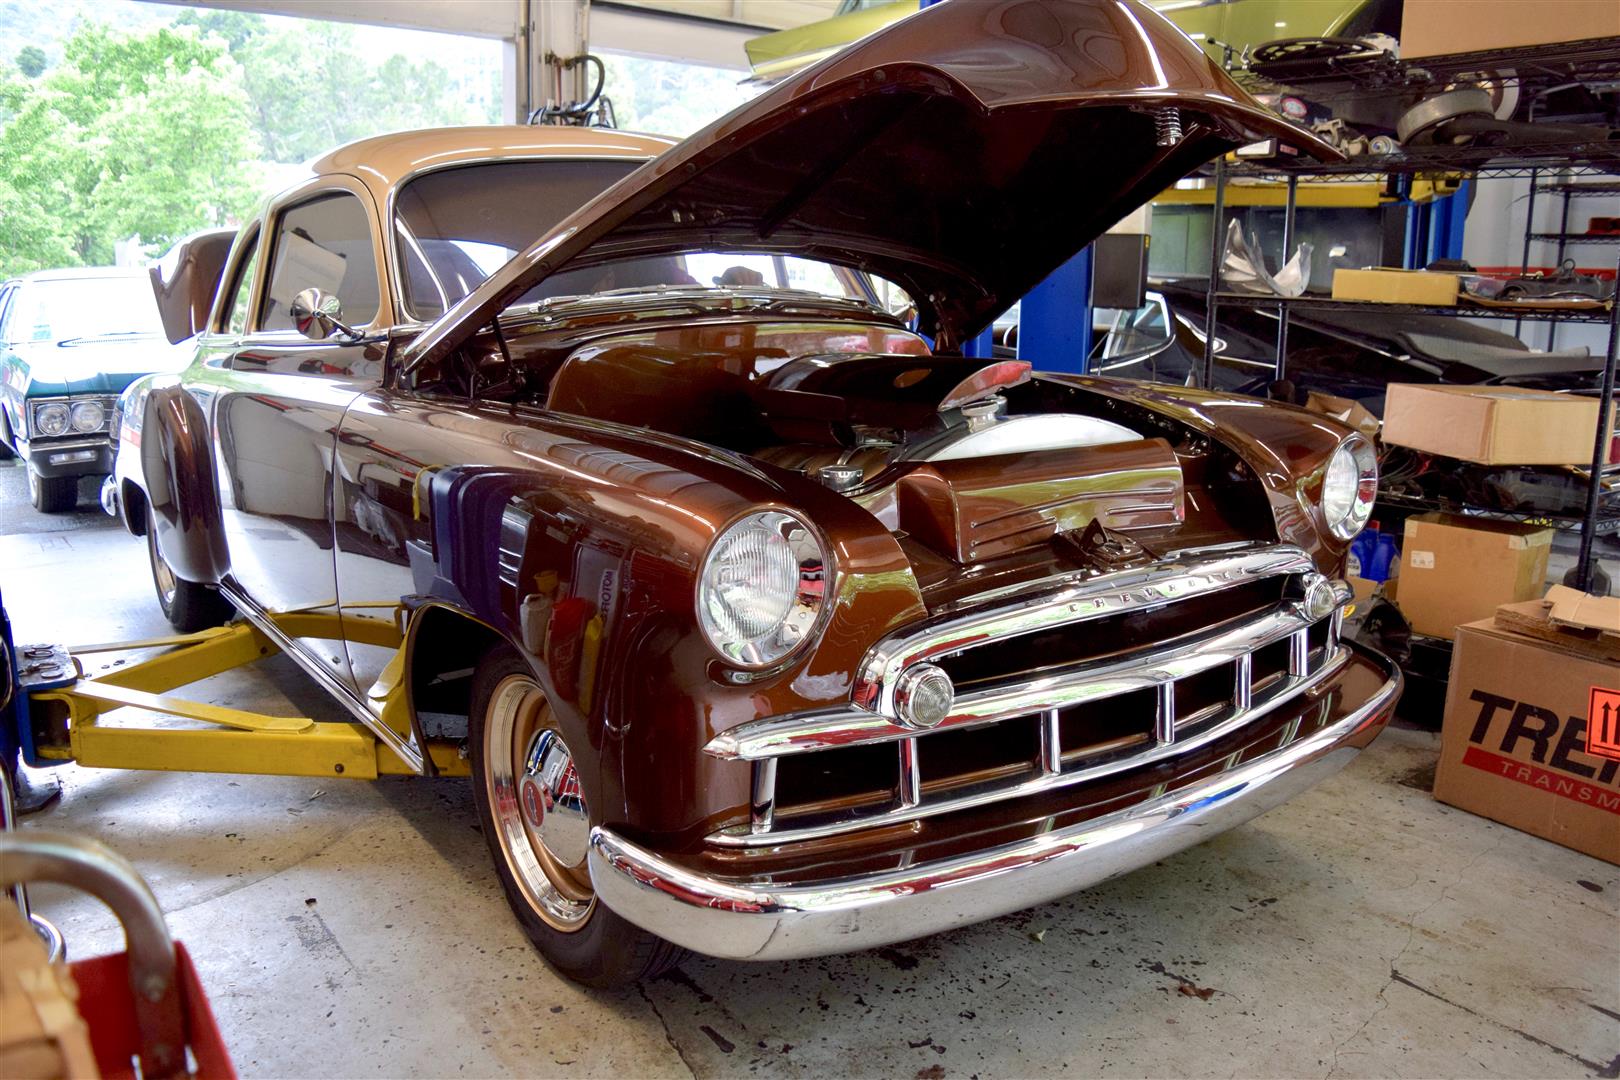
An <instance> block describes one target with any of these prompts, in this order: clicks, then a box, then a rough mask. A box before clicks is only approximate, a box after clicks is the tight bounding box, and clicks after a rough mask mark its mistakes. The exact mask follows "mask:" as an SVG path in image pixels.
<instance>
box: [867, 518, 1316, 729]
mask: <svg viewBox="0 0 1620 1080" xmlns="http://www.w3.org/2000/svg"><path fill="white" fill-rule="evenodd" d="M1315 569H1316V567H1315V564H1314V563H1313V562H1312V561H1311V558H1310V556H1309V555H1308V554H1306V553H1305V552H1304V551H1303V550H1302V549H1300V548H1297V547H1292V546H1289V545H1282V544H1269V545H1266V546H1264V547H1259V548H1254V549H1249V550H1244V551H1237V552H1231V551H1222V552H1217V553H1214V554H1208V555H1202V556H1194V557H1188V558H1184V559H1180V560H1177V561H1175V562H1168V563H1158V564H1155V565H1153V566H1150V567H1144V568H1140V569H1135V570H1123V571H1118V572H1116V573H1112V574H1103V575H1100V576H1091V577H1088V578H1084V579H1081V580H1073V579H1059V580H1060V583H1059V584H1057V585H1056V587H1054V586H1053V583H1052V582H1051V581H1046V582H1042V583H1041V587H1040V590H1039V591H1038V592H1036V593H1034V594H1033V595H1026V596H1025V597H1024V598H1023V599H1013V598H1012V597H1010V596H1007V597H998V598H996V599H995V600H994V601H991V600H989V599H986V600H985V602H982V603H977V604H975V605H974V606H973V607H972V608H969V609H968V610H966V611H965V612H963V613H961V614H953V615H949V616H947V617H944V618H939V619H934V620H930V621H928V622H925V623H923V624H922V625H921V626H913V627H908V628H907V629H906V630H903V631H901V632H900V633H898V634H895V635H893V636H891V637H888V638H885V639H884V640H883V641H880V642H878V643H877V644H876V645H875V646H873V647H872V649H871V651H870V652H868V653H867V656H866V660H865V661H864V662H863V663H862V664H861V673H860V675H859V676H858V677H857V678H856V680H855V688H854V691H853V692H852V695H851V698H852V700H853V701H854V702H855V704H856V705H858V706H860V707H862V708H864V709H868V710H870V711H872V712H878V713H883V714H884V715H886V716H893V715H895V713H894V685H895V682H896V680H897V679H899V677H900V673H901V672H902V671H904V670H905V669H906V668H908V667H910V666H911V665H912V664H915V663H920V662H921V661H924V660H929V659H934V658H937V657H940V656H946V655H952V654H955V653H959V652H962V651H963V650H965V649H971V648H973V647H974V646H976V645H984V644H989V643H991V642H999V641H1005V640H1006V639H1008V638H1012V637H1018V636H1020V635H1022V634H1032V633H1036V632H1038V631H1041V630H1051V629H1055V628H1057V627H1062V626H1070V625H1073V624H1075V623H1081V622H1088V621H1090V620H1092V619H1098V618H1103V617H1105V616H1108V615H1114V614H1118V613H1121V612H1126V611H1140V610H1143V609H1148V608H1154V607H1157V606H1159V605H1161V604H1168V603H1171V602H1173V601H1176V600H1186V599H1189V598H1191V597H1194V596H1203V595H1207V594H1209V593H1213V592H1219V591H1221V590H1223V589H1230V588H1233V587H1235V586H1237V585H1241V584H1243V583H1245V582H1247V581H1253V580H1254V579H1256V578H1265V577H1274V576H1277V575H1282V574H1303V573H1309V572H1314V570H1315Z"/></svg>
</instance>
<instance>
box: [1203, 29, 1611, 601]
mask: <svg viewBox="0 0 1620 1080" xmlns="http://www.w3.org/2000/svg"><path fill="white" fill-rule="evenodd" d="M1280 68H1281V66H1280V65H1274V66H1273V67H1272V68H1271V69H1269V70H1268V77H1267V78H1263V79H1262V78H1258V77H1255V76H1252V75H1250V76H1248V77H1247V78H1246V79H1244V81H1245V82H1247V83H1248V85H1249V88H1250V89H1251V90H1255V91H1265V90H1291V91H1295V92H1302V93H1306V94H1307V96H1309V97H1311V98H1313V99H1315V100H1318V101H1335V100H1353V99H1357V98H1360V99H1368V98H1372V97H1382V98H1391V97H1397V98H1401V99H1403V100H1406V99H1410V100H1416V98H1415V97H1414V96H1413V95H1416V96H1417V97H1421V96H1422V95H1423V94H1425V93H1427V92H1432V91H1433V90H1436V89H1438V88H1440V87H1443V86H1447V85H1451V84H1455V83H1466V82H1468V81H1471V80H1473V81H1483V80H1486V79H1490V80H1495V81H1498V82H1501V81H1512V82H1516V83H1518V84H1519V86H1520V88H1521V90H1525V89H1529V90H1535V89H1538V88H1546V87H1551V86H1555V85H1561V84H1565V83H1569V82H1577V81H1593V82H1597V81H1608V80H1617V79H1620V38H1605V39H1600V40H1598V41H1594V42H1591V43H1589V44H1584V45H1580V46H1569V45H1562V46H1548V47H1542V48H1534V49H1524V50H1513V51H1511V52H1508V51H1493V52H1482V53H1465V54H1459V55H1456V56H1446V57H1427V58H1424V59H1422V60H1419V61H1402V60H1398V59H1395V58H1393V57H1389V56H1387V55H1385V56H1381V57H1376V58H1373V59H1372V60H1370V61H1369V60H1366V59H1363V60H1359V61H1354V62H1351V63H1345V64H1337V65H1336V62H1335V61H1331V60H1330V61H1328V62H1326V63H1324V64H1318V65H1316V66H1315V67H1312V68H1306V67H1304V66H1301V67H1300V68H1299V69H1298V70H1295V71H1285V70H1280ZM1459 173H1466V174H1468V175H1470V176H1472V177H1478V178H1497V179H1505V178H1513V177H1522V178H1528V179H1529V180H1531V190H1532V193H1534V192H1535V191H1537V190H1541V191H1554V192H1556V193H1557V194H1560V195H1564V196H1565V197H1566V202H1565V207H1566V213H1565V221H1564V225H1563V227H1562V230H1561V233H1562V234H1563V236H1564V237H1565V238H1566V239H1563V240H1561V239H1560V234H1545V235H1546V236H1547V238H1549V239H1552V240H1553V241H1555V242H1559V243H1560V249H1559V250H1560V260H1561V259H1562V252H1563V246H1562V245H1563V243H1566V242H1577V240H1578V242H1581V243H1588V242H1591V243H1603V244H1607V243H1620V237H1607V236H1603V237H1594V236H1589V235H1585V234H1581V235H1579V236H1578V237H1577V236H1576V235H1572V234H1568V232H1567V230H1568V220H1567V218H1568V213H1567V207H1568V199H1569V198H1575V197H1581V196H1583V195H1585V194H1586V193H1591V194H1592V195H1600V194H1611V193H1613V192H1620V181H1617V180H1616V178H1617V177H1620V142H1613V141H1584V142H1572V143H1535V144H1529V145H1519V146H1501V145H1498V146H1477V145H1476V146H1434V147H1405V148H1402V150H1401V151H1400V152H1399V153H1395V154H1381V155H1363V156H1360V157H1355V158H1351V159H1349V160H1347V161H1343V162H1318V161H1315V160H1312V159H1308V158H1304V157H1295V158H1289V157H1275V158H1270V159H1266V160H1254V159H1242V160H1238V161H1235V162H1228V161H1226V160H1225V159H1221V160H1218V161H1216V162H1215V163H1214V165H1213V167H1212V172H1211V176H1212V179H1213V181H1214V188H1215V191H1214V200H1213V201H1214V207H1213V209H1214V217H1213V219H1212V220H1213V227H1212V228H1211V230H1210V234H1211V235H1210V274H1209V285H1208V291H1207V294H1206V297H1205V302H1206V308H1205V311H1206V324H1205V335H1204V356H1203V382H1204V385H1206V386H1211V385H1213V384H1214V373H1215V342H1216V340H1217V335H1216V332H1215V327H1216V324H1217V321H1218V311H1219V308H1220V306H1221V305H1222V304H1226V305H1230V306H1238V307H1249V308H1260V309H1267V310H1274V311H1275V312H1276V313H1277V344H1276V357H1275V363H1276V378H1278V379H1282V378H1283V377H1284V373H1285V370H1286V367H1285V358H1286V354H1287V347H1288V318H1289V312H1290V311H1294V310H1316V311H1348V310H1360V311H1366V310H1369V309H1372V308H1376V309H1377V310H1380V311H1390V312H1413V313H1421V314H1434V315H1451V316H1458V317H1468V318H1492V319H1512V320H1515V321H1516V322H1547V323H1550V324H1553V325H1556V324H1558V323H1573V322H1583V323H1607V324H1608V326H1609V336H1608V348H1607V356H1606V363H1605V365H1604V369H1603V377H1602V383H1601V389H1600V391H1599V398H1600V400H1601V401H1603V402H1609V403H1612V402H1613V401H1614V390H1615V368H1616V364H1617V356H1616V350H1617V346H1620V303H1617V300H1620V297H1617V298H1616V299H1611V300H1610V301H1609V302H1608V304H1607V305H1606V309H1605V310H1597V311H1555V310H1548V309H1528V310H1523V311H1520V310H1513V309H1508V308H1500V307H1479V306H1472V305H1466V304H1460V305H1459V306H1457V307H1429V306H1424V305H1413V304H1372V303H1367V302H1361V301H1343V300H1340V301H1335V300H1330V299H1325V298H1321V297H1310V296H1306V297H1298V298H1292V299H1285V298H1282V297H1275V296H1262V295H1250V294H1247V293H1233V292H1226V291H1222V289H1221V287H1220V285H1221V281H1220V273H1221V256H1222V254H1223V249H1224V244H1225V230H1224V228H1223V227H1222V226H1223V225H1224V217H1225V207H1226V189H1227V184H1228V183H1229V182H1230V181H1232V180H1234V179H1241V178H1254V179H1264V180H1271V181H1277V180H1286V181H1287V184H1288V198H1287V202H1286V204H1285V212H1284V218H1283V250H1284V257H1286V253H1287V252H1288V251H1289V250H1290V249H1291V248H1292V247H1293V245H1294V226H1295V212H1296V210H1297V203H1298V186H1299V181H1300V180H1301V179H1302V178H1306V179H1310V180H1312V181H1320V182H1348V181H1361V182H1365V181H1366V180H1368V179H1372V178H1387V179H1386V182H1387V183H1390V184H1391V185H1393V186H1394V188H1395V190H1396V191H1397V192H1402V193H1404V192H1405V191H1408V190H1410V185H1411V181H1412V180H1414V179H1419V178H1436V177H1447V176H1455V175H1457V174H1459ZM1548 173H1556V174H1557V175H1558V176H1559V179H1558V180H1557V181H1555V182H1553V183H1544V182H1543V179H1544V178H1545V177H1546V176H1547V174H1548ZM1532 197H1533V196H1532ZM1542 235H1543V234H1530V233H1528V230H1527V235H1526V262H1528V245H1529V243H1530V241H1531V240H1532V239H1536V238H1538V237H1541V236H1542ZM1616 284H1617V288H1620V264H1617V266H1616ZM1609 441H1610V432H1609V410H1608V409H1600V410H1599V419H1598V426H1597V432H1596V434H1595V437H1594V440H1593V451H1592V465H1591V472H1590V476H1589V481H1588V485H1587V498H1586V506H1585V510H1584V513H1583V514H1582V515H1581V516H1580V518H1579V519H1567V518H1566V519H1564V520H1562V521H1551V522H1550V523H1552V524H1554V525H1556V526H1558V527H1564V528H1569V527H1571V526H1572V525H1574V526H1576V527H1578V528H1579V530H1580V535H1581V545H1580V557H1579V562H1578V564H1577V567H1576V581H1575V584H1576V585H1577V587H1580V588H1582V589H1589V588H1590V587H1591V585H1592V583H1593V580H1594V570H1595V568H1596V558H1595V554H1594V550H1593V544H1594V542H1595V539H1596V537H1597V535H1598V534H1599V532H1600V530H1601V531H1602V532H1620V517H1617V518H1615V519H1614V520H1609V519H1604V520H1602V521H1600V515H1599V508H1600V504H1601V501H1602V500H1601V496H1602V482H1603V473H1604V466H1605V465H1606V464H1607V460H1608V449H1609ZM1421 502H1422V501H1421V500H1413V499H1411V498H1410V497H1406V498H1403V499H1401V500H1394V499H1392V500H1389V503H1390V504H1391V505H1400V504H1402V503H1404V504H1406V505H1407V506H1409V507H1410V508H1412V509H1440V508H1441V507H1439V506H1438V505H1437V506H1428V505H1426V504H1423V505H1418V504H1419V503H1421ZM1467 512H1469V513H1477V514H1480V515H1482V516H1490V517H1505V518H1511V519H1514V520H1523V521H1537V522H1543V521H1548V520H1549V519H1548V517H1547V515H1537V514H1533V513H1527V514H1522V515H1521V514H1503V513H1500V512H1497V511H1489V510H1484V509H1483V508H1469V509H1468V511H1467Z"/></svg>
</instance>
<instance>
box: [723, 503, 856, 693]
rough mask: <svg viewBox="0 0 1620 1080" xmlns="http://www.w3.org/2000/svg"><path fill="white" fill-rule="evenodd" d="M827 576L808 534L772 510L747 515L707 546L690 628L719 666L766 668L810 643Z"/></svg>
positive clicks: (819, 552)
mask: <svg viewBox="0 0 1620 1080" xmlns="http://www.w3.org/2000/svg"><path fill="white" fill-rule="evenodd" d="M827 577H828V566H827V557H826V552H825V551H824V550H823V549H822V545H821V540H820V538H819V537H817V535H816V533H815V530H814V529H812V528H811V527H810V526H809V525H807V524H805V523H804V522H803V521H800V520H799V519H798V518H796V517H794V516H793V515H792V514H787V513H783V512H782V511H780V510H764V511H759V512H757V513H752V514H749V515H748V516H746V517H743V518H740V519H738V520H737V521H736V522H734V523H732V525H730V526H729V527H728V528H727V529H726V530H725V531H724V532H722V533H721V534H720V535H719V536H717V537H715V539H714V543H713V544H711V545H710V546H709V553H708V555H707V556H706V557H705V558H704V560H703V568H702V571H701V572H700V574H699V577H698V590H697V610H698V625H700V626H701V627H702V628H703V636H704V637H706V638H707V639H708V641H709V644H710V645H712V646H713V647H714V650H715V652H717V653H719V654H720V655H721V657H723V658H724V659H725V660H726V661H727V662H729V663H732V664H736V665H738V666H740V667H746V668H762V667H768V666H770V665H771V664H775V663H776V662H778V661H780V660H782V659H784V658H786V657H787V656H789V655H791V654H792V653H793V652H795V651H796V650H797V649H799V648H800V647H801V646H802V645H804V643H805V642H806V641H808V640H809V639H810V636H811V632H812V631H813V630H814V629H815V626H816V623H817V621H818V619H819V618H820V616H821V609H822V604H823V602H824V590H825V586H826V583H827Z"/></svg>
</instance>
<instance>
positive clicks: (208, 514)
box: [118, 381, 230, 584]
mask: <svg viewBox="0 0 1620 1080" xmlns="http://www.w3.org/2000/svg"><path fill="white" fill-rule="evenodd" d="M137 396H139V395H137ZM144 397H145V402H144V405H143V406H141V407H138V408H136V409H135V410H134V414H135V415H137V416H139V417H140V426H139V427H138V428H136V429H134V430H133V431H131V432H128V433H126V432H124V431H122V430H121V431H120V433H119V451H118V459H119V462H120V467H121V468H122V463H123V462H124V461H125V459H126V456H127V454H128V453H129V452H131V451H133V452H134V453H136V454H138V461H139V462H140V467H139V470H138V473H137V475H135V476H133V477H131V479H133V480H134V481H135V483H136V485H137V486H138V487H139V488H140V489H141V491H142V492H143V493H144V494H145V496H146V505H147V508H148V509H149V510H150V511H151V523H152V527H154V528H155V529H156V530H157V535H156V542H157V545H158V551H159V552H161V553H162V555H163V559H164V561H165V562H167V563H168V564H169V567H170V568H171V569H172V570H173V571H174V572H175V573H176V574H177V575H178V576H180V577H181V578H183V579H185V580H186V581H195V582H200V583H204V584H215V583H217V582H219V581H220V580H221V579H222V578H223V577H224V576H225V573H226V571H227V570H228V569H229V568H230V560H229V556H228V555H227V553H226V546H225V533H224V526H223V518H222V516H221V514H220V505H219V490H218V488H217V487H216V486H215V483H214V468H213V455H212V453H211V451H210V447H209V436H208V418H207V417H206V416H204V415H203V411H202V406H200V405H198V404H197V400H196V399H195V398H194V397H192V396H191V395H190V394H188V393H186V392H185V391H184V390H183V389H182V388H181V387H180V385H179V384H178V382H176V381H169V382H166V383H154V384H153V385H151V386H150V387H149V388H148V389H147V390H146V392H145V393H144Z"/></svg>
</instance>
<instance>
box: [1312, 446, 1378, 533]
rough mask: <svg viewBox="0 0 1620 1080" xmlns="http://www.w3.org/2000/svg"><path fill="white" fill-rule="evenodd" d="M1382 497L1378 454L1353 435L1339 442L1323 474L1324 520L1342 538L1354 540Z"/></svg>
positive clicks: (1330, 530)
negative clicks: (1380, 496) (1376, 501)
mask: <svg viewBox="0 0 1620 1080" xmlns="http://www.w3.org/2000/svg"><path fill="white" fill-rule="evenodd" d="M1377 497H1378V455H1377V454H1375V453H1374V452H1373V448H1372V444H1371V443H1369V442H1368V441H1367V440H1366V439H1364V438H1362V437H1361V436H1360V435H1352V436H1350V437H1349V438H1348V439H1346V440H1344V442H1342V443H1340V444H1339V448H1338V449H1337V450H1335V451H1334V452H1333V457H1332V458H1331V459H1330V460H1329V461H1328V466H1327V472H1326V473H1324V474H1323V476H1322V503H1321V513H1322V520H1323V522H1324V523H1325V524H1326V525H1327V527H1328V531H1329V532H1331V533H1332V534H1333V535H1334V536H1336V537H1338V538H1339V539H1340V540H1352V539H1354V538H1355V536H1356V534H1357V533H1359V532H1360V531H1361V530H1362V529H1364V528H1366V526H1367V521H1368V519H1369V518H1371V517H1372V510H1373V500H1374V499H1376V498H1377Z"/></svg>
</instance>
